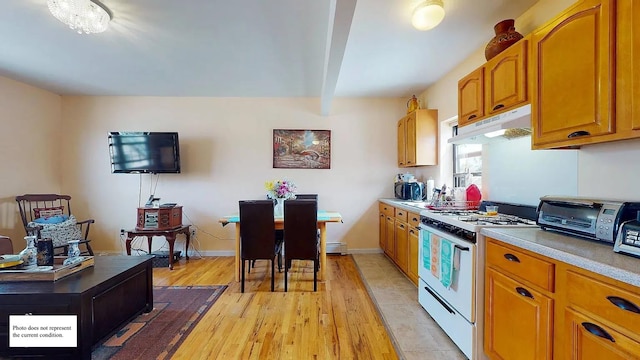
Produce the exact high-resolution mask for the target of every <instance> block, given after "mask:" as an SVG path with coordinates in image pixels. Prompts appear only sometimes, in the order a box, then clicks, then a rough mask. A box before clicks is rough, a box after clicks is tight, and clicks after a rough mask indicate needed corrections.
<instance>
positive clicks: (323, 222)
mask: <svg viewBox="0 0 640 360" xmlns="http://www.w3.org/2000/svg"><path fill="white" fill-rule="evenodd" d="M218 222H219V223H221V224H222V226H225V225H227V224H235V225H236V252H235V258H236V261H235V266H236V271H235V273H236V281H240V276H241V271H242V267H241V265H242V264H241V261H242V260H241V258H240V257H241V253H240V215H239V214H237V213H236V214H232V215H228V216H223V217H221V218H220V220H218ZM273 222H274V225H275V229H276V230H282V229H284V216H283V215H274V217H273ZM332 222H333V223H337V222H340V223H341V222H342V215H340V213H339V212H335V211H325V210H318V230H320V271H319V273H318V279H319V280H321V281H322V280H325V270H326V269H327V223H332ZM284 246H285V252H286V251H287V250H286V247H287V244H286V239H285V245H284Z"/></svg>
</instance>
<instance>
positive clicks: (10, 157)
mask: <svg viewBox="0 0 640 360" xmlns="http://www.w3.org/2000/svg"><path fill="white" fill-rule="evenodd" d="M60 107H61V101H60V96H58V95H55V94H53V93H50V92H48V91H44V90H41V89H38V88H36V87H33V86H30V85H26V84H23V83H20V82H17V81H13V80H11V79H8V78H4V77H0V109H1V110H0V115H1V117H0V122H1V124H2V131H0V154H2V156H0V169H2V175H1V177H2V180H1V184H2V186H0V234H2V235H5V236H9V237H11V238H12V241H13V246H14V249H15V250H16V251H20V250H21V249H23V248H24V247H25V245H26V244H25V243H24V241H23V240H22V237H23V236H24V235H25V234H24V228H23V226H22V221H21V220H20V217H19V214H18V210H17V209H18V208H17V204H16V201H15V197H16V195H22V194H25V193H29V192H36V191H38V192H42V193H49V192H53V193H55V192H58V191H60V187H61V175H62V172H61V170H60V168H59V166H58V164H59V161H58V158H59V157H60V156H61V154H62V153H61V144H62V139H61V137H60V134H61V133H62V129H61V122H60Z"/></svg>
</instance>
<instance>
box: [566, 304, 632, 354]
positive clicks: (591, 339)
mask: <svg viewBox="0 0 640 360" xmlns="http://www.w3.org/2000/svg"><path fill="white" fill-rule="evenodd" d="M565 337H566V338H567V339H568V344H567V346H566V347H565V358H566V359H572V360H573V359H575V360H578V359H580V360H582V359H585V360H586V359H607V360H630V359H640V343H638V342H637V341H635V340H633V339H630V338H628V337H626V336H623V335H621V334H620V333H618V332H616V331H615V330H612V329H611V328H608V327H606V326H604V325H602V324H601V323H599V322H598V321H596V320H593V319H590V318H589V317H587V316H585V315H583V314H580V313H578V312H576V311H573V310H570V309H566V310H565Z"/></svg>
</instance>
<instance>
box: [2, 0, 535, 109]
mask: <svg viewBox="0 0 640 360" xmlns="http://www.w3.org/2000/svg"><path fill="white" fill-rule="evenodd" d="M536 1H537V0H444V4H445V10H446V13H447V14H446V16H445V18H444V20H443V22H442V23H441V24H440V25H439V26H438V27H436V28H435V29H433V30H430V31H426V32H422V31H418V30H415V29H414V28H413V27H412V26H411V21H410V17H411V11H412V9H413V8H414V7H415V5H416V4H417V3H419V2H420V1H419V0H262V1H260V0H244V1H233V0H224V1H222V0H102V3H103V4H104V5H106V6H107V7H108V8H109V9H110V10H111V11H112V12H113V20H112V22H111V26H110V28H109V29H108V30H107V31H106V32H104V33H101V34H92V35H79V34H77V33H75V32H74V31H72V30H70V29H69V28H67V27H66V26H65V25H63V24H62V23H60V22H59V21H58V20H56V19H55V18H54V17H53V16H52V15H51V14H50V13H49V10H48V8H47V4H46V2H47V1H46V0H0V49H1V51H0V54H2V55H0V75H2V76H6V77H9V78H12V79H15V80H18V81H22V82H26V83H28V84H32V85H35V86H38V87H41V88H44V89H47V90H50V91H52V92H54V93H57V94H61V95H123V96H137V95H141V96H208V97H321V99H322V111H321V112H322V113H323V114H327V113H328V112H329V110H330V104H331V101H332V99H333V98H334V97H409V96H410V95H411V94H417V93H420V92H422V91H424V90H425V89H426V88H427V87H428V86H429V85H431V84H432V83H433V82H435V81H437V80H438V79H439V78H440V77H441V76H442V75H444V74H446V73H447V72H448V71H449V70H451V69H452V68H453V67H454V66H455V65H457V64H458V63H459V62H460V61H462V60H463V59H464V58H466V57H467V56H469V55H470V54H471V53H472V52H473V51H475V50H477V49H478V48H480V47H482V46H483V45H484V44H486V43H487V42H488V41H489V40H490V39H491V38H492V37H493V35H494V33H493V25H495V24H496V23H497V22H498V21H500V20H502V19H506V18H515V17H517V16H519V15H521V14H522V13H523V12H524V11H526V10H527V9H528V8H529V7H531V5H533V3H535V2H536ZM516 26H517V24H516Z"/></svg>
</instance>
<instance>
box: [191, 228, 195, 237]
mask: <svg viewBox="0 0 640 360" xmlns="http://www.w3.org/2000/svg"><path fill="white" fill-rule="evenodd" d="M191 236H193V237H195V236H196V228H192V229H191Z"/></svg>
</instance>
